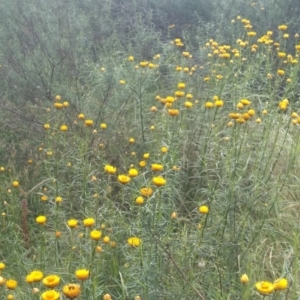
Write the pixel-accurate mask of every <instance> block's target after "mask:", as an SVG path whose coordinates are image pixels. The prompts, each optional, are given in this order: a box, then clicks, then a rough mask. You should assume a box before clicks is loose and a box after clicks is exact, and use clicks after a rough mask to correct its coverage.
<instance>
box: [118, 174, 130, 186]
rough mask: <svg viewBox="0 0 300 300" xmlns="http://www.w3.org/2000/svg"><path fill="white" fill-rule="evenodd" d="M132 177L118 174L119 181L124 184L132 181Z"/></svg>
mask: <svg viewBox="0 0 300 300" xmlns="http://www.w3.org/2000/svg"><path fill="white" fill-rule="evenodd" d="M130 180H131V179H130V177H129V176H127V175H124V174H121V175H119V176H118V181H119V182H120V183H122V184H127V183H129V182H130Z"/></svg>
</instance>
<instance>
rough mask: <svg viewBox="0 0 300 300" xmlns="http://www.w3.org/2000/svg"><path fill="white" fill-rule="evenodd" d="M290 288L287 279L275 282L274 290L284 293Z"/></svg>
mask: <svg viewBox="0 0 300 300" xmlns="http://www.w3.org/2000/svg"><path fill="white" fill-rule="evenodd" d="M287 286H288V281H287V279H285V278H280V279H277V280H275V281H274V290H275V291H283V290H286V289H287Z"/></svg>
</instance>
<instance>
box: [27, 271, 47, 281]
mask: <svg viewBox="0 0 300 300" xmlns="http://www.w3.org/2000/svg"><path fill="white" fill-rule="evenodd" d="M29 275H30V277H31V279H32V280H33V282H39V281H41V280H42V279H43V277H44V274H43V272H41V271H39V270H34V271H32V272H31V273H30V274H29Z"/></svg>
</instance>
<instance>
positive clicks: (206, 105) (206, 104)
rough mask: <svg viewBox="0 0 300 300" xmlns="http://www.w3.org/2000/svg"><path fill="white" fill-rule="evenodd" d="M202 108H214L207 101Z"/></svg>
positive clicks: (212, 104) (211, 103)
mask: <svg viewBox="0 0 300 300" xmlns="http://www.w3.org/2000/svg"><path fill="white" fill-rule="evenodd" d="M204 106H205V107H206V108H213V107H214V103H213V102H210V101H208V102H206V103H205V104H204Z"/></svg>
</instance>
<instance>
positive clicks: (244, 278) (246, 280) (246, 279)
mask: <svg viewBox="0 0 300 300" xmlns="http://www.w3.org/2000/svg"><path fill="white" fill-rule="evenodd" d="M240 281H241V283H243V284H246V283H248V282H249V278H248V276H247V274H243V275H242V276H241V278H240Z"/></svg>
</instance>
